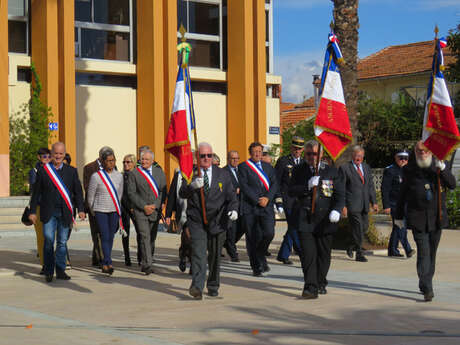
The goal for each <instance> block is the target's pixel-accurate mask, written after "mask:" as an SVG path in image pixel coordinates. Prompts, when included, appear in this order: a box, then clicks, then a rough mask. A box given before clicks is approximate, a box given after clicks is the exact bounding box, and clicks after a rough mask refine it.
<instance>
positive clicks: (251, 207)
mask: <svg viewBox="0 0 460 345" xmlns="http://www.w3.org/2000/svg"><path fill="white" fill-rule="evenodd" d="M249 155H250V156H251V158H250V159H249V160H247V161H245V162H243V163H240V165H238V180H239V182H240V192H241V205H240V210H241V214H242V218H243V224H244V225H243V226H244V227H245V231H246V238H247V244H248V248H247V249H248V255H249V259H250V263H251V268H252V272H253V275H254V276H255V277H261V276H263V275H264V274H265V273H266V272H268V271H270V267H268V265H267V259H266V258H265V253H266V252H267V250H268V247H269V245H270V243H271V241H272V240H273V236H274V235H275V213H274V210H273V202H274V199H275V196H276V194H277V193H278V182H277V180H276V173H275V169H273V167H272V166H271V165H270V164H268V163H265V162H262V161H261V158H262V144H260V143H259V142H254V143H252V144H251V145H249Z"/></svg>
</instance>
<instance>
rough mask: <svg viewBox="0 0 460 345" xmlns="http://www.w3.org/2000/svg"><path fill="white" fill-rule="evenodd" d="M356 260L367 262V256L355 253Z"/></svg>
mask: <svg viewBox="0 0 460 345" xmlns="http://www.w3.org/2000/svg"><path fill="white" fill-rule="evenodd" d="M356 261H359V262H367V258H366V257H365V256H364V255H363V254H359V255H356Z"/></svg>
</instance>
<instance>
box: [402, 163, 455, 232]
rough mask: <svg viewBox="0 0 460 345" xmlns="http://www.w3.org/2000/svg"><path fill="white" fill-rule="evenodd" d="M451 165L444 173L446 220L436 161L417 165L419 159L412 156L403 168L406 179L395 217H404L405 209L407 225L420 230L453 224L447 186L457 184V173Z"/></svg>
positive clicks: (453, 186) (452, 186)
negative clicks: (428, 164)
mask: <svg viewBox="0 0 460 345" xmlns="http://www.w3.org/2000/svg"><path fill="white" fill-rule="evenodd" d="M411 158H412V157H411ZM446 163H447V162H446ZM447 166H448V164H446V168H445V169H444V170H443V171H441V173H440V180H441V186H442V188H441V190H442V199H441V200H442V201H441V206H442V224H439V222H438V204H437V200H438V178H437V175H436V167H435V164H434V162H433V163H432V164H431V167H429V168H426V169H421V168H419V167H418V166H417V163H416V162H415V159H414V158H412V159H411V160H410V161H409V163H408V164H407V165H406V166H405V167H404V168H403V182H402V185H401V193H400V194H399V199H398V203H397V206H396V214H395V218H396V219H402V218H403V217H404V213H405V215H406V222H407V228H409V229H412V230H418V231H425V230H428V231H434V230H437V229H441V228H443V227H446V226H447V225H448V224H449V220H448V218H447V211H446V193H445V190H446V188H449V189H454V188H455V177H454V176H453V175H452V173H451V171H450V170H449V168H448V167H447ZM428 189H429V191H430V192H431V200H427V190H428ZM405 209H406V211H405ZM404 211H405V212H404Z"/></svg>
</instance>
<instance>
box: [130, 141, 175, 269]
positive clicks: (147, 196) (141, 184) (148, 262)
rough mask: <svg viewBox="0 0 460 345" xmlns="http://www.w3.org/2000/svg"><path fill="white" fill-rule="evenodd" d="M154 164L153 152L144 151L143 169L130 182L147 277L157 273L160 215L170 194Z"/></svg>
mask: <svg viewBox="0 0 460 345" xmlns="http://www.w3.org/2000/svg"><path fill="white" fill-rule="evenodd" d="M153 161H154V154H153V152H152V151H150V150H148V149H147V150H144V151H142V153H141V157H140V163H141V165H140V166H139V167H137V168H136V169H134V170H133V171H131V172H130V174H129V176H128V182H127V189H128V190H127V193H128V198H129V200H130V201H131V203H132V205H133V207H134V218H135V219H136V226H137V229H138V231H139V234H140V236H141V249H142V250H141V271H142V272H144V273H145V274H146V275H149V274H150V273H153V268H152V259H153V254H154V250H155V240H156V237H157V231H158V214H159V212H161V204H162V200H164V195H163V194H165V193H166V176H165V174H164V172H163V170H162V169H161V168H159V167H155V166H153Z"/></svg>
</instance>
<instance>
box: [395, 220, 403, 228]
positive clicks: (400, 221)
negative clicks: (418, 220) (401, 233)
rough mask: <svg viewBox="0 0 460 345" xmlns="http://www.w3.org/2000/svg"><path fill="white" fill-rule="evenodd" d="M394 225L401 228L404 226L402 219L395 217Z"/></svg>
mask: <svg viewBox="0 0 460 345" xmlns="http://www.w3.org/2000/svg"><path fill="white" fill-rule="evenodd" d="M395 225H396V226H397V227H398V228H400V229H401V228H402V227H404V221H403V220H402V219H395Z"/></svg>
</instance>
